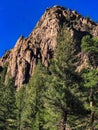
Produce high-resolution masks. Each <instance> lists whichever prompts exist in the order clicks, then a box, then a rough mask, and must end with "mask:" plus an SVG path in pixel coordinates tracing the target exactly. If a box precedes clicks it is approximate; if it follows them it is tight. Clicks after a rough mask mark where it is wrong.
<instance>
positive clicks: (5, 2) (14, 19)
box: [0, 0, 98, 57]
mask: <svg viewBox="0 0 98 130" xmlns="http://www.w3.org/2000/svg"><path fill="white" fill-rule="evenodd" d="M54 5H61V6H65V7H67V8H70V9H72V10H74V9H75V10H77V11H78V12H79V13H80V14H82V15H83V16H90V17H91V19H93V20H95V21H98V0H0V57H1V56H2V55H3V53H4V52H5V50H9V49H10V48H13V47H14V45H15V43H16V41H17V39H18V38H19V36H20V35H24V36H25V37H27V36H28V35H29V34H30V32H31V31H32V30H33V28H34V27H35V25H36V23H37V21H38V20H39V19H40V17H41V16H42V14H43V13H44V11H45V9H46V8H47V7H52V6H54Z"/></svg>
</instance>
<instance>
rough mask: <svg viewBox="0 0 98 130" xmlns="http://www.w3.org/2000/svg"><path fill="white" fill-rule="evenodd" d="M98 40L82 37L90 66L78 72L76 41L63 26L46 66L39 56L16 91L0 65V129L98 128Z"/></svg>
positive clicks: (53, 129)
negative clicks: (25, 82) (30, 75)
mask: <svg viewBox="0 0 98 130" xmlns="http://www.w3.org/2000/svg"><path fill="white" fill-rule="evenodd" d="M97 44H98V39H97V38H95V37H94V38H92V37H91V36H88V35H87V36H84V37H83V38H82V40H81V45H79V47H80V50H81V53H84V54H85V55H87V56H88V65H89V66H87V67H86V68H84V69H82V70H81V71H80V72H78V71H76V67H77V66H76V62H77V52H76V45H77V42H76V41H75V39H74V38H73V37H72V36H71V33H70V31H68V29H66V27H65V26H64V27H62V29H61V31H60V33H59V35H58V38H57V46H56V49H55V52H54V56H53V59H51V60H50V65H49V67H44V66H43V65H42V63H41V60H39V61H38V64H37V66H36V68H35V71H34V73H33V75H32V77H31V78H30V80H29V83H28V84H27V85H24V86H21V88H20V89H19V90H18V91H16V90H15V86H14V81H13V79H11V78H9V79H8V80H7V79H6V70H7V69H6V67H4V68H2V69H1V71H0V130H88V129H90V130H97V129H98V110H97V108H98V87H97V85H98V69H97V65H98V62H97V59H98V55H97V53H98V45H97ZM9 77H10V75H9ZM5 80H6V84H5Z"/></svg>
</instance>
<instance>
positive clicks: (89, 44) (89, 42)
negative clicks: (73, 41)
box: [81, 35, 98, 67]
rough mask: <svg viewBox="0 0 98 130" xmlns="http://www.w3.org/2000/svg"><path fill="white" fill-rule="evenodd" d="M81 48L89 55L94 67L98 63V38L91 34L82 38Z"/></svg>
mask: <svg viewBox="0 0 98 130" xmlns="http://www.w3.org/2000/svg"><path fill="white" fill-rule="evenodd" d="M81 49H82V51H83V52H84V53H86V54H87V55H88V58H89V63H90V65H92V66H93V67H97V65H98V38H96V37H94V38H91V37H90V36H89V35H87V36H84V37H83V39H82V44H81Z"/></svg>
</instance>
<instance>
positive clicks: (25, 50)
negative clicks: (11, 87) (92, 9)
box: [0, 6, 98, 87]
mask: <svg viewBox="0 0 98 130" xmlns="http://www.w3.org/2000/svg"><path fill="white" fill-rule="evenodd" d="M63 24H66V29H67V30H69V31H70V35H71V36H72V37H73V38H74V39H75V40H76V41H77V45H79V46H80V44H81V38H82V37H83V36H84V35H86V34H90V35H93V36H98V25H97V24H96V23H94V22H93V21H91V20H90V19H89V18H83V17H82V16H81V15H80V14H78V13H77V12H76V11H71V10H69V9H65V8H64V7H60V6H54V7H52V8H48V9H47V10H46V12H45V13H44V15H43V16H42V18H41V19H40V21H39V22H38V23H37V25H36V27H35V29H34V30H33V31H32V32H31V34H30V35H29V36H28V38H24V37H23V36H21V37H20V38H19V39H18V41H17V42H16V45H15V47H14V48H13V49H11V50H10V51H7V52H6V54H5V55H4V56H3V57H2V58H1V59H0V68H2V66H4V65H5V64H7V65H8V69H7V73H8V72H10V73H11V75H12V77H13V78H14V79H15V85H16V86H18V87H20V86H21V85H22V84H25V83H27V82H28V81H29V78H30V76H31V75H32V74H33V72H34V68H35V66H36V64H37V62H38V59H41V61H42V64H43V65H45V66H46V67H48V65H49V59H50V58H52V57H53V53H54V50H55V47H56V39H57V35H58V33H59V31H60V30H61V27H62V25H63ZM78 57H79V59H80V61H79V63H78V64H77V70H78V71H79V70H80V69H81V68H83V67H85V66H86V65H87V57H86V56H85V55H83V54H81V52H80V50H79V52H78Z"/></svg>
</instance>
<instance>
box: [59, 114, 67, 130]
mask: <svg viewBox="0 0 98 130" xmlns="http://www.w3.org/2000/svg"><path fill="white" fill-rule="evenodd" d="M66 121H67V112H64V113H63V114H62V120H61V128H60V130H66Z"/></svg>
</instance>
